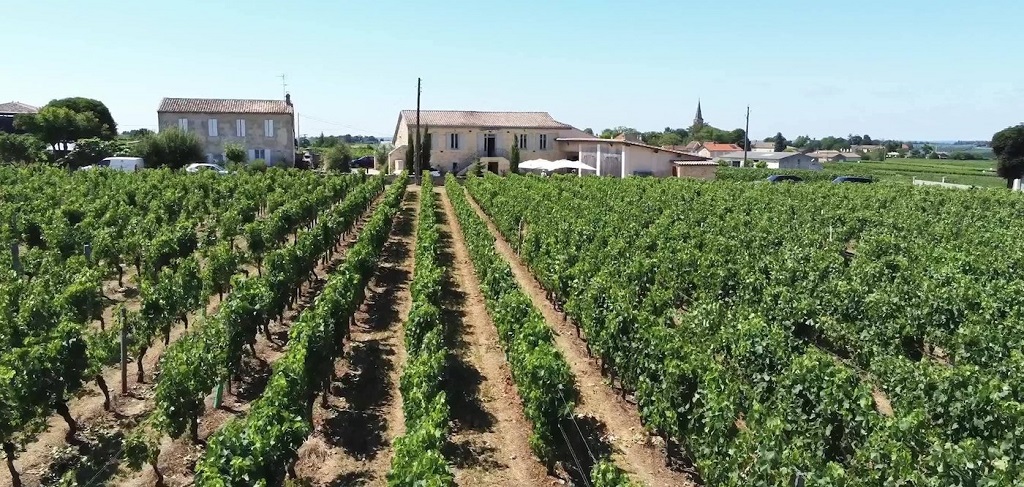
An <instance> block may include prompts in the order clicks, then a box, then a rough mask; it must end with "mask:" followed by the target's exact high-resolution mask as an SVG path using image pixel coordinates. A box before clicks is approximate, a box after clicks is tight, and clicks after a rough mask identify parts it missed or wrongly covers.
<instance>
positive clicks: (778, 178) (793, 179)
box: [765, 174, 803, 183]
mask: <svg viewBox="0 0 1024 487" xmlns="http://www.w3.org/2000/svg"><path fill="white" fill-rule="evenodd" d="M765 181H768V182H769V183H799V182H803V179H802V178H800V176H793V175H791V174H772V175H771V176H768V177H767V178H766V179H765Z"/></svg>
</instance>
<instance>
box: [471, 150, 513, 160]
mask: <svg viewBox="0 0 1024 487" xmlns="http://www.w3.org/2000/svg"><path fill="white" fill-rule="evenodd" d="M508 155H509V154H508V149H506V148H495V149H493V150H486V149H480V150H479V151H477V155H476V156H477V157H504V158H505V159H508Z"/></svg>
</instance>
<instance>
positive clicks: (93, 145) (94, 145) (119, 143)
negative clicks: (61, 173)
mask: <svg viewBox="0 0 1024 487" xmlns="http://www.w3.org/2000/svg"><path fill="white" fill-rule="evenodd" d="M129 154H130V150H129V147H128V144H126V143H125V142H124V141H123V140H118V139H114V140H103V139H100V138H97V137H91V138H88V139H78V141H77V142H75V150H73V151H71V153H70V154H68V156H67V158H66V159H65V163H66V165H67V167H69V168H71V169H77V168H80V167H82V166H88V165H90V164H96V163H97V162H99V161H102V160H103V159H105V158H107V157H113V156H127V155H129Z"/></svg>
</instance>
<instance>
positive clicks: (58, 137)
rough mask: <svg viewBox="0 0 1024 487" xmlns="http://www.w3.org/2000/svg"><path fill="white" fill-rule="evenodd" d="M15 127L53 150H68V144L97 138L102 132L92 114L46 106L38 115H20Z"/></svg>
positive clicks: (16, 118)
mask: <svg viewBox="0 0 1024 487" xmlns="http://www.w3.org/2000/svg"><path fill="white" fill-rule="evenodd" d="M14 125H15V126H16V127H17V128H19V129H21V130H24V131H25V132H28V133H30V134H32V135H33V136H35V137H36V138H37V139H39V140H41V141H43V142H45V143H47V144H49V145H50V147H52V148H53V150H54V151H55V152H56V151H64V152H67V150H68V143H71V142H74V141H76V140H78V139H85V138H89V137H93V136H95V135H96V134H97V133H98V132H100V131H102V130H101V125H100V121H99V120H98V119H97V118H96V116H95V115H93V114H92V113H90V112H86V113H78V112H75V111H74V110H71V109H69V108H65V107H58V106H49V105H47V106H45V107H43V108H41V109H40V110H39V112H38V113H26V114H20V115H18V116H17V117H15V119H14Z"/></svg>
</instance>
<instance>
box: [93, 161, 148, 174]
mask: <svg viewBox="0 0 1024 487" xmlns="http://www.w3.org/2000/svg"><path fill="white" fill-rule="evenodd" d="M145 167H146V161H144V160H143V159H142V158H141V157H107V158H105V159H103V160H102V161H100V162H97V163H96V164H93V165H91V166H83V167H81V168H79V169H78V170H79V171H91V170H93V169H97V168H107V169H113V170H114V171H124V172H135V171H138V170H140V169H143V168H145Z"/></svg>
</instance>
